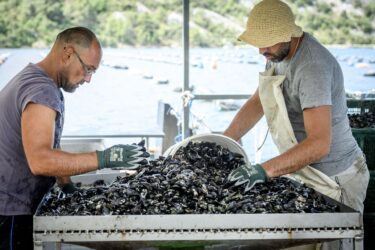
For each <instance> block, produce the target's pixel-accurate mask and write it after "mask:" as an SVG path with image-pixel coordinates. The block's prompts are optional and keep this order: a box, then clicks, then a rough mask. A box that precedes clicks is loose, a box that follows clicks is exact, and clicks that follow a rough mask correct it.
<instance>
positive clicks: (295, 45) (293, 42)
mask: <svg viewBox="0 0 375 250" xmlns="http://www.w3.org/2000/svg"><path fill="white" fill-rule="evenodd" d="M302 39H303V34H302V36H300V37H292V40H291V44H290V50H289V54H288V56H287V57H286V59H287V60H290V59H292V58H293V56H294V55H295V54H296V52H297V50H298V47H299V45H300V44H301V41H302Z"/></svg>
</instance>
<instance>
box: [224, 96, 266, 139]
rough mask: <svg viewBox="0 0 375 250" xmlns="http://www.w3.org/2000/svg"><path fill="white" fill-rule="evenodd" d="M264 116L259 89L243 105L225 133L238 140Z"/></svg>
mask: <svg viewBox="0 0 375 250" xmlns="http://www.w3.org/2000/svg"><path fill="white" fill-rule="evenodd" d="M262 116H263V108H262V105H261V103H260V100H259V95H258V91H257V92H256V93H255V94H254V95H253V96H252V97H251V98H250V99H249V100H248V101H247V102H246V103H245V104H244V105H243V106H242V107H241V109H240V110H239V111H238V113H237V114H236V116H235V117H234V119H233V121H232V122H231V123H230V125H229V127H228V128H227V129H226V130H225V131H224V135H226V136H228V137H231V138H232V139H234V140H235V141H238V140H239V139H240V138H241V137H242V136H243V135H245V134H246V133H247V132H248V131H249V130H250V129H251V128H252V127H254V125H255V124H256V123H257V122H258V121H259V120H260V118H261V117H262Z"/></svg>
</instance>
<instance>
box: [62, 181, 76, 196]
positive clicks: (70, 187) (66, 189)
mask: <svg viewBox="0 0 375 250" xmlns="http://www.w3.org/2000/svg"><path fill="white" fill-rule="evenodd" d="M61 191H62V192H63V193H65V194H72V193H74V192H75V191H78V188H76V186H75V185H74V184H73V183H71V182H69V183H67V184H64V185H63V186H62V187H61Z"/></svg>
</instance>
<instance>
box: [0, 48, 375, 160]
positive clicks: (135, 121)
mask: <svg viewBox="0 0 375 250" xmlns="http://www.w3.org/2000/svg"><path fill="white" fill-rule="evenodd" d="M329 50H330V51H331V53H332V54H333V55H334V56H335V57H336V58H337V59H338V60H339V63H340V65H341V67H342V70H343V73H344V79H345V88H346V90H347V92H348V93H356V94H357V95H358V94H360V93H369V92H374V91H375V77H365V76H364V73H367V72H373V71H375V49H370V48H329ZM4 53H9V57H8V59H7V60H6V62H5V63H4V64H2V65H0V89H2V88H3V87H4V86H5V85H6V84H7V82H8V81H9V80H10V79H11V78H12V77H13V76H14V75H15V74H17V72H19V71H20V70H21V69H22V68H23V67H25V66H26V65H27V64H28V63H30V62H32V63H36V62H38V61H40V60H41V59H42V58H43V57H44V56H45V55H46V54H47V53H48V50H47V49H28V48H22V49H0V55H1V54H4ZM182 54H183V51H182V49H178V48H126V49H109V48H107V49H104V56H103V62H102V65H101V66H100V68H99V69H98V71H97V72H96V74H95V75H94V76H93V77H92V80H91V82H90V83H85V84H84V85H82V86H80V87H79V89H77V91H76V92H75V93H64V95H65V101H66V120H65V127H64V132H63V134H64V135H115V134H129V133H132V134H134V133H148V132H152V131H156V130H158V125H157V114H158V102H159V101H160V100H162V101H164V102H167V103H170V104H171V105H172V106H173V107H174V110H175V112H177V113H178V114H181V110H182V101H181V100H182V99H181V92H180V91H179V90H180V89H181V88H182V85H183V65H182V61H183V58H182ZM190 64H191V66H190V74H189V80H190V87H192V94H193V95H194V94H249V95H250V94H252V93H253V92H254V91H255V90H256V88H257V85H258V73H259V72H260V71H263V69H264V66H265V61H264V59H263V58H262V57H261V56H259V55H258V53H257V51H256V50H255V49H252V48H247V49H244V48H241V49H236V48H228V49H191V50H190ZM125 68H126V69H125ZM245 101H246V100H236V101H232V102H231V101H227V103H229V104H235V105H238V106H239V105H242V104H243V103H244V102H245ZM218 103H219V101H193V102H191V103H190V106H191V110H192V116H191V119H190V120H191V123H192V124H191V125H192V127H193V128H194V130H195V131H196V132H197V133H203V132H220V131H223V130H224V129H225V128H226V127H227V126H228V125H229V123H230V121H231V120H232V119H233V117H234V115H235V114H236V112H237V111H220V110H219V105H218ZM266 133H267V126H266V125H265V122H264V120H261V122H260V123H259V125H257V126H256V127H255V128H254V129H252V130H251V131H250V132H249V133H248V134H247V135H246V136H245V137H244V138H243V140H242V143H243V146H244V148H245V150H246V152H247V154H248V157H249V159H250V160H251V161H252V162H261V161H264V160H266V159H269V158H271V157H272V156H275V155H277V150H276V148H275V146H274V145H273V143H272V140H271V138H270V137H271V136H268V137H267V138H266V139H265V137H266ZM119 140H120V141H118V140H117V141H116V140H107V142H106V146H109V144H114V143H125V142H126V143H127V142H129V141H128V140H127V141H125V139H119ZM132 140H133V141H134V140H138V139H136V138H135V139H132ZM263 141H265V143H264V145H263V147H262V148H261V149H258V148H259V147H260V145H261V144H262V143H263ZM151 143H152V142H151ZM156 144H157V143H156V142H155V146H156Z"/></svg>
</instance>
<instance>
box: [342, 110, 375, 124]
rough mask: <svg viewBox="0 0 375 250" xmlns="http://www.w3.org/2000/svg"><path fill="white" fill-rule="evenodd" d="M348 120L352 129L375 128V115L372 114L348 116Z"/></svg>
mask: <svg viewBox="0 0 375 250" xmlns="http://www.w3.org/2000/svg"><path fill="white" fill-rule="evenodd" d="M348 118H349V122H350V127H352V128H375V115H374V113H372V112H365V113H363V114H348Z"/></svg>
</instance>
